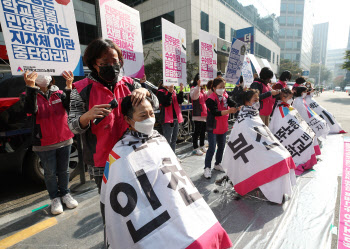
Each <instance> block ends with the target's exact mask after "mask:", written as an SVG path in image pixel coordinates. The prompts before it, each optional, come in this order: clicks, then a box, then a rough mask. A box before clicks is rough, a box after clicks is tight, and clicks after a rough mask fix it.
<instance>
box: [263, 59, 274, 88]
mask: <svg viewBox="0 0 350 249" xmlns="http://www.w3.org/2000/svg"><path fill="white" fill-rule="evenodd" d="M261 61H262V62H263V64H264V66H265V67H268V68H270V69H271V70H272V67H271V65H270V63H269V62H268V60H266V59H261ZM271 82H272V83H276V82H277V79H276V75H275V73H274V74H273V77H272V79H271Z"/></svg>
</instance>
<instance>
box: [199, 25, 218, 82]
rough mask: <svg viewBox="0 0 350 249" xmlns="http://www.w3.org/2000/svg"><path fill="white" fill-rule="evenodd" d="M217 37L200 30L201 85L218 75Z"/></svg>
mask: <svg viewBox="0 0 350 249" xmlns="http://www.w3.org/2000/svg"><path fill="white" fill-rule="evenodd" d="M216 49H217V37H216V36H215V35H212V34H209V33H208V32H205V31H203V30H199V75H200V79H201V85H206V84H207V83H208V81H209V80H212V79H214V78H215V77H216V73H217V56H218V55H217V50H216Z"/></svg>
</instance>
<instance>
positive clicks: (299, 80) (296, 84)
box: [292, 77, 306, 92]
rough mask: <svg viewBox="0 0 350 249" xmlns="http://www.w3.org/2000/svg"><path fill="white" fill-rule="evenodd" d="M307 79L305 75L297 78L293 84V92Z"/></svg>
mask: <svg viewBox="0 0 350 249" xmlns="http://www.w3.org/2000/svg"><path fill="white" fill-rule="evenodd" d="M305 82H306V80H305V79H304V78H303V77H299V78H297V79H296V80H295V84H294V85H293V89H292V90H293V92H295V91H296V88H297V87H300V86H303V85H304V83H305Z"/></svg>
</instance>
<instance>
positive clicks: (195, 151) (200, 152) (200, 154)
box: [193, 149, 203, 156]
mask: <svg viewBox="0 0 350 249" xmlns="http://www.w3.org/2000/svg"><path fill="white" fill-rule="evenodd" d="M193 154H194V155H196V156H202V155H203V152H202V151H201V149H195V150H194V151H193Z"/></svg>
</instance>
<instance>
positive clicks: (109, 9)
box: [99, 0, 145, 78]
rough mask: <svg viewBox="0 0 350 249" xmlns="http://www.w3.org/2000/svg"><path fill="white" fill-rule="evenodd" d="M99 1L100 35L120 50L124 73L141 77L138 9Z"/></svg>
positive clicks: (105, 0)
mask: <svg viewBox="0 0 350 249" xmlns="http://www.w3.org/2000/svg"><path fill="white" fill-rule="evenodd" d="M99 1H100V16H101V29H102V37H103V38H105V39H110V40H112V41H114V42H115V43H116V44H117V45H118V47H119V48H120V49H121V50H122V53H123V57H124V75H125V76H129V77H134V78H142V77H143V75H144V74H145V67H144V59H143V46H142V34H141V23H140V13H139V11H137V10H135V9H133V8H131V7H129V6H127V5H125V4H123V3H121V2H119V1H112V0H99Z"/></svg>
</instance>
